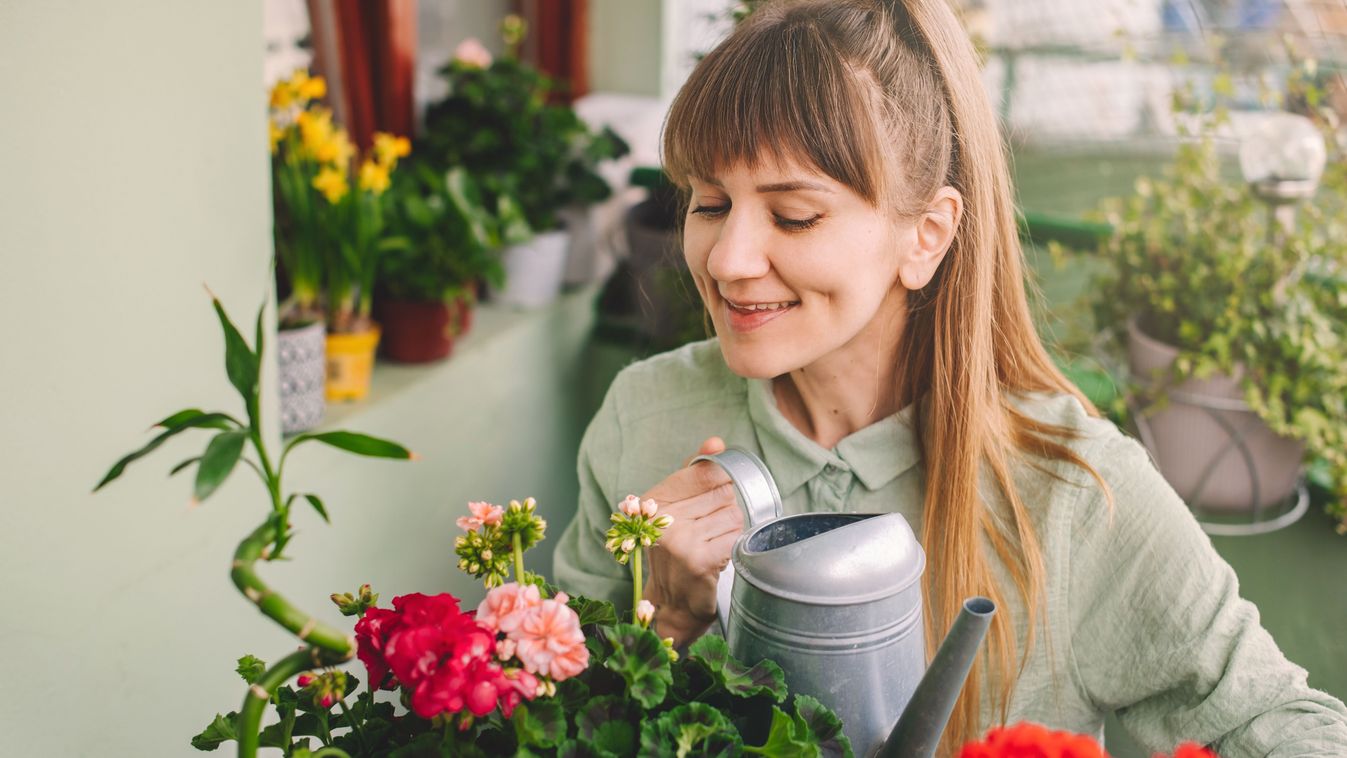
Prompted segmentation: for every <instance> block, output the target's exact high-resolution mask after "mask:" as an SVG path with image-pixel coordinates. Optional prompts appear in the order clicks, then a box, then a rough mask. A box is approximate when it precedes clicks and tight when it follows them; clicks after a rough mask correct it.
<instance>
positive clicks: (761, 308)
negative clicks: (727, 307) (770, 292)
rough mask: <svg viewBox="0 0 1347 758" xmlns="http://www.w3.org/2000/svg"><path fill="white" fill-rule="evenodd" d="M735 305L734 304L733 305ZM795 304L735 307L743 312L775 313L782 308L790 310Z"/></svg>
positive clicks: (760, 304) (758, 304)
mask: <svg viewBox="0 0 1347 758" xmlns="http://www.w3.org/2000/svg"><path fill="white" fill-rule="evenodd" d="M731 305H733V303H731ZM792 305H795V303H793V302H791V303H757V304H755V305H735V306H734V307H736V308H738V309H739V310H741V311H775V310H779V309H781V308H788V307H790V306H792Z"/></svg>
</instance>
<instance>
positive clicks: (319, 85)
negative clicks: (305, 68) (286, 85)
mask: <svg viewBox="0 0 1347 758" xmlns="http://www.w3.org/2000/svg"><path fill="white" fill-rule="evenodd" d="M294 87H295V95H296V96H297V97H298V98H299V99H300V100H301V101H304V102H307V101H309V100H321V99H323V98H324V97H326V96H327V81H326V80H325V79H323V77H321V76H314V77H310V76H308V75H307V74H305V76H304V81H303V82H299V83H295V84H294Z"/></svg>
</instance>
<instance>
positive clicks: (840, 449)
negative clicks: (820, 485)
mask: <svg viewBox="0 0 1347 758" xmlns="http://www.w3.org/2000/svg"><path fill="white" fill-rule="evenodd" d="M747 384H748V415H749V418H750V419H751V420H752V421H753V426H754V428H755V429H756V431H757V434H758V445H759V446H760V447H761V448H762V455H763V461H764V462H765V463H766V464H767V468H768V470H770V471H771V472H772V478H773V479H775V480H776V486H777V489H778V490H780V492H781V497H783V498H784V497H789V496H790V494H791V493H792V492H794V491H795V490H797V489H799V488H800V487H801V486H803V485H804V484H805V482H808V481H809V480H810V479H813V478H814V477H815V476H818V474H819V473H820V472H821V471H823V469H824V468H825V467H827V466H829V465H831V466H834V467H836V468H839V469H842V470H844V471H853V472H855V474H856V478H857V479H859V480H860V481H861V484H863V485H864V486H865V488H866V489H868V490H871V491H874V490H877V489H879V488H881V487H883V486H884V485H886V484H888V483H889V482H891V481H893V480H894V479H896V478H898V476H899V475H900V474H902V473H903V472H905V471H907V470H908V469H910V468H912V466H913V465H915V464H916V463H917V460H918V459H919V458H920V451H919V450H918V448H917V437H916V432H915V430H914V428H913V424H912V414H913V408H914V406H911V405H909V406H908V407H907V408H904V409H903V410H901V411H899V412H898V413H895V414H893V415H892V416H889V417H887V418H884V419H881V420H879V421H876V422H875V423H873V424H871V425H870V426H867V427H865V428H864V429H860V430H858V431H856V432H853V433H852V434H850V435H848V436H847V437H845V438H843V439H842V440H841V441H840V442H838V443H837V446H836V447H835V448H833V449H832V450H824V449H823V448H822V447H820V446H819V444H818V443H817V442H814V441H813V440H811V439H809V438H808V437H806V436H805V435H804V433H803V432H801V431H800V430H799V429H796V428H795V425H794V424H791V423H790V421H788V420H786V417H785V416H782V415H781V411H780V410H778V409H777V407H776V397H775V395H774V394H773V392H772V380H770V379H750V380H749V381H748V382H747Z"/></svg>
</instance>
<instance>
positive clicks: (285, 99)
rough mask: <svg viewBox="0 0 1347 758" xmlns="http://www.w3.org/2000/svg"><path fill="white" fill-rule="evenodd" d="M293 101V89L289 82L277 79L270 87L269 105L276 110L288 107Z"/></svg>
mask: <svg viewBox="0 0 1347 758" xmlns="http://www.w3.org/2000/svg"><path fill="white" fill-rule="evenodd" d="M294 102H295V91H294V89H293V88H291V87H290V82H288V81H284V80H282V81H279V82H276V83H275V84H274V85H272V87H271V107H272V108H275V109H276V110H282V109H284V108H289V107H290V105H291V104H293V103H294Z"/></svg>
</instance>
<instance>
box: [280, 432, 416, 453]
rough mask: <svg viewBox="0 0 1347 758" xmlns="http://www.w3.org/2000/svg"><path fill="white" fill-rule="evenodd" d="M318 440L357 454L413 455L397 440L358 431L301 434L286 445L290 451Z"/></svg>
mask: <svg viewBox="0 0 1347 758" xmlns="http://www.w3.org/2000/svg"><path fill="white" fill-rule="evenodd" d="M309 440H316V441H318V442H322V443H324V444H327V445H331V446H332V447H335V448H340V449H341V450H345V451H347V452H348V453H355V454H356V455H367V456H370V457H372V458H398V459H402V460H407V459H410V458H411V457H412V452H411V451H410V450H408V449H407V448H405V447H403V446H402V445H399V444H398V443H396V442H391V441H389V440H386V439H381V438H379V437H371V436H369V435H368V434H359V433H357V432H344V431H336V432H322V433H319V434H301V435H299V436H298V437H296V438H294V439H293V440H291V441H290V444H288V445H286V446H285V449H286V451H287V452H288V451H290V450H291V449H293V448H294V447H295V446H297V445H299V444H301V443H304V442H308V441H309Z"/></svg>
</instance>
